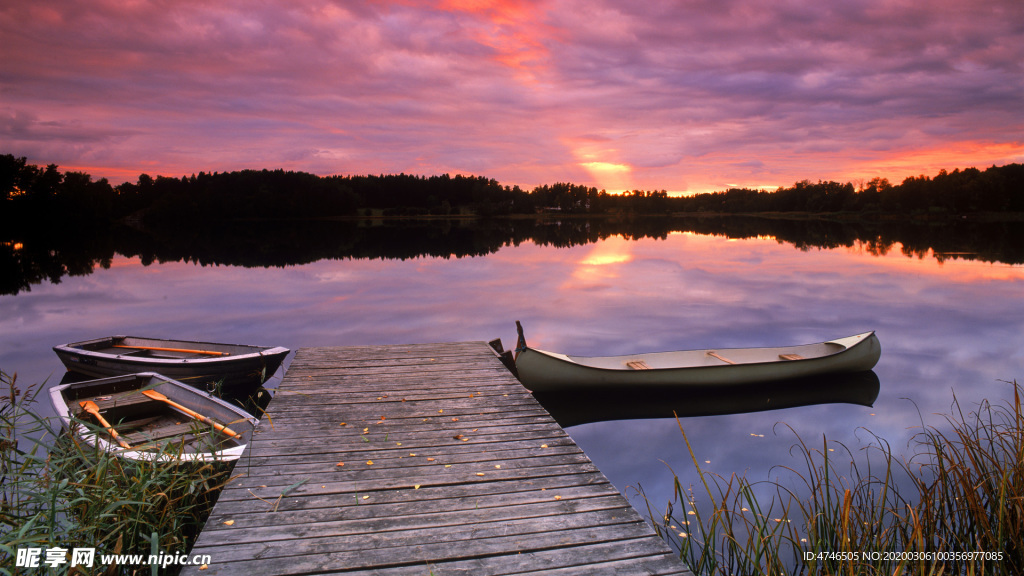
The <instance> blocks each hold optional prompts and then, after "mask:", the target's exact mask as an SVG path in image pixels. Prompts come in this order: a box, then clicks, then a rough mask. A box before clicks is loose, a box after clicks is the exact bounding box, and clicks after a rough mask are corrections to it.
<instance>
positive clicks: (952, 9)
mask: <svg viewBox="0 0 1024 576" xmlns="http://www.w3.org/2000/svg"><path fill="white" fill-rule="evenodd" d="M0 33H2V34H3V37H4V38H5V42H4V43H3V45H2V47H0V61H2V62H3V64H0V94H2V95H3V98H2V99H0V129H2V130H3V132H2V133H3V134H4V139H5V144H6V146H5V150H4V152H9V153H13V154H15V155H26V156H28V157H29V158H30V160H31V161H33V162H36V163H50V162H56V163H58V164H60V165H62V166H64V167H67V168H76V169H87V170H89V171H90V172H91V173H93V174H94V175H95V176H111V177H112V179H113V180H118V178H117V177H118V176H123V177H121V178H120V179H134V175H137V173H139V172H142V171H147V172H150V173H155V174H168V175H178V174H183V173H191V172H196V171H199V170H207V171H211V170H234V169H241V168H263V167H268V168H273V167H285V168H289V169H297V170H307V171H311V172H316V173H321V174H333V173H357V174H358V173H378V172H388V173H392V172H393V173H397V172H403V171H404V172H411V173H421V174H432V173H441V172H452V173H457V172H463V173H476V174H483V175H487V176H490V177H493V178H497V179H499V180H500V181H502V182H504V183H508V184H521V185H524V186H532V185H535V184H541V183H551V182H554V181H560V180H572V181H575V182H579V183H584V184H590V185H596V186H599V187H609V189H610V190H612V191H617V189H616V188H614V187H612V186H611V185H609V183H612V184H614V185H617V186H621V187H631V188H646V189H656V188H657V189H660V188H666V189H669V190H679V191H682V190H686V189H691V190H702V189H708V188H712V189H715V188H718V189H720V188H722V187H724V186H725V185H726V184H727V183H733V184H737V183H738V184H740V185H788V184H791V183H792V182H793V181H795V180H800V179H803V178H811V179H816V178H829V179H850V178H858V177H861V178H863V177H873V176H876V175H881V176H886V177H890V178H893V179H895V180H899V179H902V177H904V176H907V175H913V174H918V173H926V174H931V173H934V172H935V171H937V170H938V169H939V168H950V169H951V168H955V167H962V166H968V165H988V164H992V163H1006V162H1018V161H1022V159H1024V142H1022V139H1021V137H1020V136H1019V134H1021V133H1022V128H1024V126H1022V124H1024V114H1022V113H1021V112H1020V106H1019V103H1020V102H1021V101H1024V74H1022V73H1021V72H1022V70H1021V66H1022V64H1021V62H1024V41H1022V40H1021V38H1024V7H1022V6H1021V4H1020V3H1019V2H1016V1H1015V0H984V1H982V2H977V3H974V4H970V5H966V4H963V3H954V2H949V1H942V2H932V3H929V4H928V5H927V6H923V5H918V4H914V3H910V2H895V1H885V0H878V1H873V2H837V3H814V2H807V1H796V0H793V1H790V2H786V3H782V4H778V3H776V4H774V5H772V6H767V5H764V4H763V3H759V2H752V1H749V0H739V1H733V2H701V1H698V2H667V1H666V2H646V3H634V2H622V1H610V0H609V1H605V2H598V3H594V2H578V1H573V0H565V1H555V2H540V1H536V2H534V1H505V2H502V1H497V0H495V1H490V2H463V1H458V0H445V1H440V0H439V1H436V2H415V1H405V2H400V1H395V2H359V3H356V2H324V3H321V4H317V5H308V4H305V3H303V4H298V5H296V4H294V3H288V2H279V1H266V2H261V3H258V4H255V5H253V4H251V3H242V2H202V1H186V2H175V3H164V2H116V1H108V2H89V3H86V2H80V1H72V0H65V1H60V0H54V1H50V2H45V3H42V4H40V3H35V4H32V5H28V4H22V5H15V6H9V7H4V8H0Z"/></svg>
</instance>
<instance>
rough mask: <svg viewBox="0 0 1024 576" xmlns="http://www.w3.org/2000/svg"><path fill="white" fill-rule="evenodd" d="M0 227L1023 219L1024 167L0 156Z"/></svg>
mask: <svg viewBox="0 0 1024 576" xmlns="http://www.w3.org/2000/svg"><path fill="white" fill-rule="evenodd" d="M0 194H2V196H0V224H2V225H4V226H5V227H8V228H11V227H14V228H20V227H24V226H30V225H33V223H44V222H45V223H48V224H51V225H55V226H69V225H73V226H75V227H82V226H88V225H89V224H103V223H105V222H111V221H123V220H132V219H136V220H138V221H145V223H146V224H148V225H155V226H161V225H173V226H194V225H213V224H217V223H220V222H224V221H227V220H248V219H292V218H325V217H326V218H330V217H355V216H369V215H373V216H385V217H388V216H426V215H434V216H452V215H460V214H462V215H475V216H483V217H491V216H506V215H512V214H537V213H541V212H549V213H559V214H589V215H602V214H671V213H729V214H736V213H759V212H811V213H837V212H852V213H894V214H922V213H923V214H931V215H954V214H963V213H968V212H1024V165H1021V164H1009V165H1006V166H992V167H991V168H988V169H986V170H984V171H982V170H978V169H976V168H968V169H966V170H962V171H961V170H954V171H953V172H946V171H945V170H943V171H941V172H939V174H938V175H936V176H935V177H927V176H917V177H911V178H907V179H905V180H904V181H903V183H901V184H898V185H892V184H890V183H889V181H888V180H886V179H884V178H875V179H874V180H871V181H870V182H867V183H866V184H863V183H862V184H861V185H860V186H858V187H854V185H853V184H852V183H846V184H840V183H838V182H821V181H819V182H817V183H812V182H809V181H807V180H804V181H802V182H797V183H795V184H794V185H793V186H792V187H788V188H785V187H783V188H778V189H777V190H752V189H746V188H734V189H730V190H726V191H724V192H714V193H708V194H697V195H693V196H687V197H671V196H669V195H668V193H667V192H666V191H664V190H660V191H640V190H634V191H630V192H625V193H623V194H609V193H607V192H606V191H604V190H600V191H599V190H598V189H597V188H594V187H587V186H581V185H576V184H571V183H556V184H552V185H543V186H538V187H536V188H534V189H533V190H531V191H525V190H522V189H520V188H519V187H518V186H511V187H510V186H502V185H501V184H500V183H498V182H497V181H496V180H493V179H488V178H485V177H482V176H461V175H456V176H450V175H448V174H444V175H440V176H429V177H424V176H413V175H407V174H397V175H378V176H373V175H367V176H317V175H314V174H308V173H303V172H291V171H284V170H242V171H237V172H224V173H212V174H208V173H205V172H200V173H199V174H198V175H195V174H194V175H192V176H184V177H181V178H171V177H165V176H157V177H156V178H153V177H151V176H149V175H148V174H142V175H140V176H139V178H138V181H137V182H134V183H131V182H126V183H123V184H119V185H117V186H112V185H111V184H110V183H109V182H108V181H107V180H106V179H100V180H96V181H94V180H93V179H92V177H91V176H90V175H89V174H87V173H84V172H75V171H68V172H61V171H60V170H59V169H58V167H57V166H56V165H54V164H50V165H48V166H46V167H38V166H34V165H31V164H28V163H27V161H26V159H25V158H16V157H14V156H13V155H10V154H7V155H0Z"/></svg>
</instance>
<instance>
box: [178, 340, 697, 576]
mask: <svg viewBox="0 0 1024 576" xmlns="http://www.w3.org/2000/svg"><path fill="white" fill-rule="evenodd" d="M234 474H235V475H238V476H239V477H238V478H236V479H234V480H233V481H232V482H231V483H230V484H229V486H228V487H226V488H225V489H224V491H223V493H222V494H221V496H220V499H219V500H218V501H217V504H216V506H215V507H214V509H213V512H212V514H211V516H210V519H209V521H208V522H207V523H206V527H205V528H204V530H203V531H202V533H201V534H200V536H199V539H198V541H197V543H196V545H195V546H194V547H193V550H192V551H191V552H190V555H196V554H209V555H210V557H211V562H210V564H209V565H208V567H206V568H204V569H202V570H199V569H197V568H196V567H188V568H186V569H185V570H184V571H183V572H182V573H183V574H188V575H190V576H208V575H212V574H238V575H245V576H253V575H256V574H260V575H265V574H323V573H356V574H364V573H365V574H369V573H373V574H386V575H389V576H390V575H406V574H409V575H422V576H427V575H431V574H432V575H436V576H441V575H447V574H472V575H477V574H480V575H488V574H494V575H497V574H525V573H544V574H561V575H577V574H578V575H591V574H689V572H687V570H686V569H685V568H684V567H683V565H682V564H681V562H680V561H679V560H678V558H677V557H676V556H675V555H674V554H673V553H672V552H671V551H670V549H669V548H668V546H667V545H666V544H665V543H664V542H663V541H662V540H661V539H660V538H658V537H657V536H656V535H655V534H654V532H653V530H652V529H651V528H650V526H649V525H647V523H646V522H645V521H644V520H643V518H641V516H640V515H639V514H638V513H637V512H636V511H635V510H634V509H633V508H632V507H631V506H630V505H629V503H628V502H627V501H626V499H625V498H624V497H623V496H622V495H621V494H619V492H618V491H617V490H616V489H615V487H614V486H612V485H611V484H610V483H609V482H608V479H607V478H605V476H604V474H602V473H601V471H600V470H598V469H597V467H595V466H594V464H593V463H592V462H591V461H590V459H589V458H588V457H587V455H586V454H584V453H583V451H582V450H581V449H580V448H579V447H578V446H576V444H575V442H573V440H572V438H570V437H569V436H568V435H567V434H566V433H565V431H563V430H562V429H561V428H560V427H559V426H558V424H556V423H555V421H554V420H553V419H552V418H551V416H550V415H548V413H547V412H546V411H545V410H544V409H543V408H542V407H541V406H540V405H539V404H538V403H537V401H536V400H534V398H533V396H532V395H531V394H530V393H529V391H527V390H526V389H525V388H523V387H522V386H521V385H520V384H519V382H518V381H517V380H516V379H515V377H514V376H512V374H510V373H509V372H508V371H507V370H506V369H505V367H504V366H503V365H502V364H501V361H500V360H499V359H498V358H497V357H496V356H495V355H494V354H493V353H492V352H491V351H490V349H489V347H488V346H487V345H486V344H485V343H483V342H463V343H449V344H423V345H409V346H360V347H345V348H304V349H301V350H299V351H298V352H297V354H296V356H295V359H294V360H293V362H292V364H291V366H290V367H289V369H288V372H287V375H286V376H285V378H284V380H283V381H282V383H281V385H280V388H279V392H278V394H277V396H276V397H275V398H274V400H273V401H272V402H271V404H270V406H269V408H268V413H267V415H266V416H264V418H263V419H262V421H261V423H260V425H259V427H258V428H257V430H256V434H255V435H254V440H253V442H252V443H251V444H250V446H249V448H248V449H247V451H246V454H245V455H243V456H242V458H241V459H240V460H239V461H238V463H237V464H236V465H235V469H234Z"/></svg>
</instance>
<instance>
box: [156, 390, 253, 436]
mask: <svg viewBox="0 0 1024 576" xmlns="http://www.w3.org/2000/svg"><path fill="white" fill-rule="evenodd" d="M142 393H143V394H144V395H145V396H147V397H149V398H152V399H153V400H159V401H161V402H166V403H168V404H170V405H171V406H174V407H175V408H177V409H178V410H181V411H182V412H184V413H185V414H188V415H189V416H191V417H193V418H195V419H196V420H199V421H200V422H203V423H206V424H209V425H210V426H213V427H214V428H216V429H217V430H220V431H221V432H223V433H224V434H227V435H228V436H234V437H235V438H241V437H242V435H241V434H239V433H238V432H235V431H234V430H232V429H231V428H228V427H227V426H223V425H221V424H218V423H216V422H214V421H213V419H211V418H207V417H206V416H203V415H202V414H200V413H199V412H196V411H195V410H191V409H189V408H186V407H184V406H182V405H181V404H178V403H177V402H175V401H174V400H171V399H170V398H168V397H167V396H164V395H163V394H161V393H159V392H157V391H156V390H143V391H142Z"/></svg>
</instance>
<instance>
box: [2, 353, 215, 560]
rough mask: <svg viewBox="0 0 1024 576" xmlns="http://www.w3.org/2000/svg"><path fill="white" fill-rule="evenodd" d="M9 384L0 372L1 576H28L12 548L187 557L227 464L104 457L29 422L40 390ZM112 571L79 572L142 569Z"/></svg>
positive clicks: (34, 418)
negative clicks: (77, 549)
mask: <svg viewBox="0 0 1024 576" xmlns="http://www.w3.org/2000/svg"><path fill="white" fill-rule="evenodd" d="M16 380H17V375H16V374H14V375H10V376H9V375H8V374H6V373H3V372H0V390H5V394H4V397H0V574H19V573H25V574H28V573H34V572H29V571H24V572H19V570H26V569H24V568H22V569H19V568H17V567H15V566H14V564H15V562H14V559H15V557H16V554H17V550H18V549H19V548H31V547H41V548H49V547H54V546H59V547H61V548H65V549H67V550H69V551H70V550H72V549H73V548H78V547H81V548H86V547H90V548H95V549H96V557H97V558H99V556H100V555H101V554H105V553H107V554H143V555H146V556H148V555H149V554H157V553H158V552H163V553H165V554H175V553H180V554H185V553H187V552H188V550H189V548H190V547H191V545H192V544H193V542H194V538H195V536H196V535H197V534H198V533H199V530H201V529H202V527H203V524H204V522H205V521H206V518H207V517H208V516H209V511H210V509H211V508H212V507H213V503H214V502H215V500H216V497H217V495H218V494H219V491H220V488H221V487H222V486H223V485H224V484H225V483H226V482H227V481H228V480H229V478H228V476H229V473H230V469H231V467H230V465H229V464H228V463H221V462H213V463H179V462H176V461H174V460H164V461H159V460H154V461H150V462H134V461H128V460H125V459H122V458H119V457H117V456H114V455H112V454H109V453H106V452H103V451H101V450H98V449H97V448H95V447H93V446H90V445H88V444H86V443H84V442H81V441H79V440H78V439H77V438H75V437H74V436H71V435H67V434H62V433H61V430H60V428H59V424H56V425H55V424H53V423H51V422H49V421H48V420H46V419H44V418H42V417H40V416H38V415H36V414H35V413H33V412H32V411H31V410H30V409H29V406H30V405H31V403H32V402H33V401H34V400H35V397H36V395H37V394H39V393H40V391H41V390H42V387H41V386H39V387H36V386H29V387H27V388H26V389H25V390H20V389H19V388H18V387H17V386H16ZM174 449H175V448H174V447H169V448H168V450H174ZM169 454H171V455H173V452H170V453H169ZM62 568H63V569H67V568H68V565H67V564H64V565H63V566H62ZM110 568H111V567H108V566H101V567H95V568H93V569H92V570H93V571H94V572H90V571H89V569H80V570H78V573H82V574H89V573H104V574H118V573H121V574H130V573H133V572H134V571H139V570H140V567H139V566H133V567H129V566H125V567H114V568H113V569H110ZM27 570H37V569H34V568H32V569H27ZM139 573H140V574H148V573H149V570H148V569H144V571H139ZM162 573H163V572H162Z"/></svg>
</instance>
